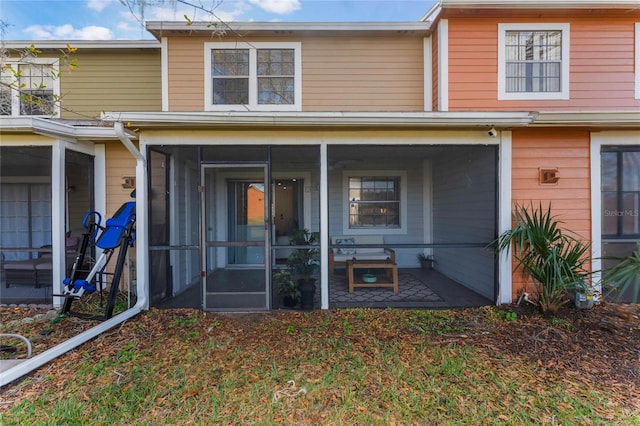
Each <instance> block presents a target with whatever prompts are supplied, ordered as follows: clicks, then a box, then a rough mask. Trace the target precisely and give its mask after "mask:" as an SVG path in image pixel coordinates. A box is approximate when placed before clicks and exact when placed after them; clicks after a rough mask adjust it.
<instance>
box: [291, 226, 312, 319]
mask: <svg viewBox="0 0 640 426" xmlns="http://www.w3.org/2000/svg"><path fill="white" fill-rule="evenodd" d="M316 243H317V237H316V234H315V233H312V232H310V231H309V230H308V229H298V230H296V231H294V232H293V234H292V235H291V244H292V245H298V246H308V245H314V244H316ZM318 254H319V252H318V249H317V247H313V248H298V249H293V251H292V252H291V254H290V255H289V257H288V258H287V266H288V268H289V270H290V271H291V273H292V274H293V275H295V276H296V277H297V278H298V288H299V290H300V293H301V307H302V309H312V308H313V296H314V294H315V291H316V284H315V279H314V277H313V275H314V274H315V273H316V271H317V269H318V264H319V258H318Z"/></svg>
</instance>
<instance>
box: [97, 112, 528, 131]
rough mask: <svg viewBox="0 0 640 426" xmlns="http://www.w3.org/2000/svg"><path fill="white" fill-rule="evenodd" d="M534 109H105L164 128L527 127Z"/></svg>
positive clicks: (112, 115) (106, 117) (110, 115)
mask: <svg viewBox="0 0 640 426" xmlns="http://www.w3.org/2000/svg"><path fill="white" fill-rule="evenodd" d="M535 117H536V113H534V112H527V111H525V112H520V111H517V112H413V113H408V112H406V113H403V112H399V113H393V112H390V113H377V112H370V113H367V112H363V113H357V112H293V113H273V112H268V113H260V112H105V113H103V114H102V120H103V121H105V122H116V121H120V122H124V123H127V125H130V126H135V127H138V128H141V127H154V128H158V127H163V128H181V127H189V128H191V129H192V128H194V126H195V127H199V128H215V127H233V126H242V127H306V126H313V127H334V128H339V127H343V128H344V127H366V128H449V129H454V128H455V129H464V128H467V129H468V128H490V127H502V128H511V127H524V126H528V125H530V124H531V123H533V122H534V121H535Z"/></svg>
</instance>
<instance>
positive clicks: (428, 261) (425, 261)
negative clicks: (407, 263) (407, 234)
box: [416, 253, 436, 269]
mask: <svg viewBox="0 0 640 426" xmlns="http://www.w3.org/2000/svg"><path fill="white" fill-rule="evenodd" d="M416 257H417V258H418V262H420V265H421V266H422V267H423V268H424V269H431V268H433V265H434V264H435V263H436V261H435V258H434V257H433V255H432V254H424V253H418V255H417V256H416Z"/></svg>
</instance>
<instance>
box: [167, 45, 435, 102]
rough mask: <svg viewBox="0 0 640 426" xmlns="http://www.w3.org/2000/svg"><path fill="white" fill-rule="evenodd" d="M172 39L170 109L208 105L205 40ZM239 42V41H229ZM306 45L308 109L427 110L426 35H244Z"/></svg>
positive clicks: (304, 91)
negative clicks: (425, 87)
mask: <svg viewBox="0 0 640 426" xmlns="http://www.w3.org/2000/svg"><path fill="white" fill-rule="evenodd" d="M226 40H227V39H223V40H218V39H215V40H212V39H210V38H195V37H193V38H192V37H173V38H171V39H170V40H169V43H168V46H169V80H168V81H169V107H170V109H171V110H172V111H202V110H203V109H204V43H205V42H210V41H226ZM229 41H234V40H229ZM242 41H245V42H257V41H260V42H269V41H287V42H292V41H300V42H301V43H302V97H303V100H302V109H303V111H422V110H423V109H424V96H423V93H424V62H423V57H424V53H423V37H422V36H416V37H388V38H384V37H376V38H365V37H350V38H347V37H322V38H319V37H307V38H271V39H259V40H258V39H243V40H242Z"/></svg>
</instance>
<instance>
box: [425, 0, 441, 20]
mask: <svg viewBox="0 0 640 426" xmlns="http://www.w3.org/2000/svg"><path fill="white" fill-rule="evenodd" d="M440 3H441V2H436V3H435V4H434V5H433V6H431V9H429V10H428V11H427V13H425V14H424V15H423V16H422V18H420V21H422V22H428V23H429V24H430V25H431V24H433V23H434V22H435V21H436V20H437V19H438V16H440V13H441V12H442V5H441V4H440Z"/></svg>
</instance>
